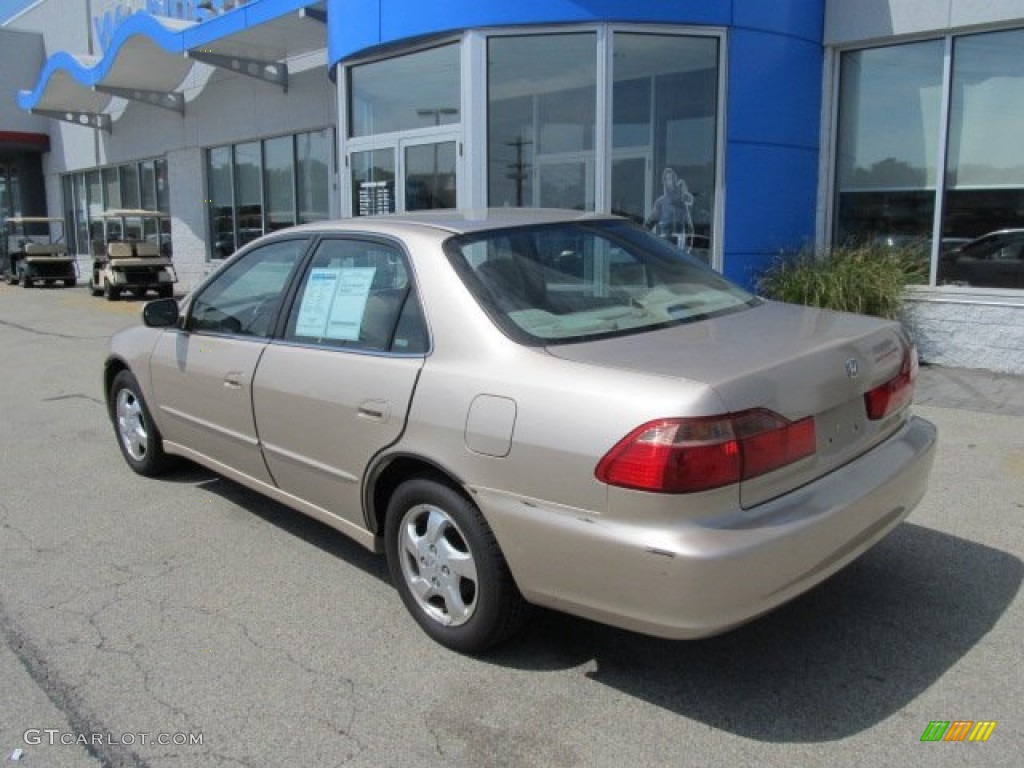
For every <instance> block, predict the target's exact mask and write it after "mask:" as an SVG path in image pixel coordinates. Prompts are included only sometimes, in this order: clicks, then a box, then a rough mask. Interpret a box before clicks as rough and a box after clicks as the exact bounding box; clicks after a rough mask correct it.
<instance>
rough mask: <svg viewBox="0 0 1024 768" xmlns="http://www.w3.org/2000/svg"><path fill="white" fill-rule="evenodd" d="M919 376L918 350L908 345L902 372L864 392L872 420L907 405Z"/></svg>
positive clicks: (866, 405)
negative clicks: (915, 380)
mask: <svg viewBox="0 0 1024 768" xmlns="http://www.w3.org/2000/svg"><path fill="white" fill-rule="evenodd" d="M916 378H917V350H916V349H915V348H914V347H907V350H906V352H904V354H903V364H902V365H901V366H900V372H899V373H898V374H896V375H895V376H893V377H892V378H891V379H889V380H888V381H887V382H885V383H884V384H880V385H878V386H877V387H875V388H874V389H872V390H871V391H870V392H866V393H865V394H864V405H865V407H866V408H867V412H868V418H869V419H871V420H872V421H878V420H879V419H884V418H885V417H886V416H888V415H889V414H891V413H895V412H896V411H898V410H900V409H902V408H904V407H906V406H907V405H909V404H910V401H911V400H912V399H913V397H914V379H916Z"/></svg>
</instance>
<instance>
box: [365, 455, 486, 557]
mask: <svg viewBox="0 0 1024 768" xmlns="http://www.w3.org/2000/svg"><path fill="white" fill-rule="evenodd" d="M414 477H426V478H429V479H431V480H434V481H435V482H438V483H441V484H442V485H446V486H448V487H450V488H451V489H453V490H454V491H456V492H457V493H460V494H462V495H463V496H465V497H466V498H467V499H469V500H470V501H472V497H471V496H470V495H469V494H468V493H467V492H466V487H465V484H464V483H463V482H462V481H461V480H460V479H459V477H458V476H457V475H456V474H455V473H454V472H452V471H450V470H448V469H446V468H445V467H442V466H441V465H440V464H438V463H437V462H435V461H432V460H431V459H427V458H425V457H423V456H419V455H416V454H409V453H395V454H390V455H388V456H382V457H380V458H378V459H377V461H376V462H375V463H374V465H373V466H372V467H371V469H370V471H369V472H368V473H367V482H366V484H365V486H364V488H363V508H364V509H365V517H366V526H367V528H368V529H369V530H370V531H371V532H372V533H373V534H374V536H376V537H377V538H378V540H379V539H380V538H381V537H382V536H383V534H384V518H385V516H386V515H387V509H388V502H389V501H390V500H391V496H392V494H393V493H394V492H395V489H396V488H398V486H400V485H401V484H402V483H403V482H405V481H406V480H409V479H411V478H414Z"/></svg>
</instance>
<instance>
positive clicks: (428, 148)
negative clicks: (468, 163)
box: [405, 141, 456, 211]
mask: <svg viewBox="0 0 1024 768" xmlns="http://www.w3.org/2000/svg"><path fill="white" fill-rule="evenodd" d="M455 162H456V157H455V142H454V141H441V142H434V143H432V144H414V145H411V146H408V147H406V149H405V210H407V211H419V210H423V209H426V208H454V207H455Z"/></svg>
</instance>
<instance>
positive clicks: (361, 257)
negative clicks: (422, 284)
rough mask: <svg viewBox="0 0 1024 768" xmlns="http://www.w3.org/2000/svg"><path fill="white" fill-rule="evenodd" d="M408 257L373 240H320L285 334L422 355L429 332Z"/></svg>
mask: <svg viewBox="0 0 1024 768" xmlns="http://www.w3.org/2000/svg"><path fill="white" fill-rule="evenodd" d="M413 293H414V292H413V290H412V285H411V282H410V279H409V271H408V269H407V268H406V263H405V257H404V255H403V254H402V252H401V251H399V250H398V249H397V248H395V247H394V246H391V245H388V244H385V243H379V242H374V241H368V240H349V239H333V238H332V239H329V240H324V241H322V242H321V243H320V245H319V247H318V248H317V252H316V255H315V256H314V257H313V262H312V264H311V266H310V268H309V271H308V272H307V274H306V276H305V278H304V279H303V286H302V289H301V291H300V293H299V296H298V299H297V300H296V302H295V304H294V305H293V307H292V312H291V316H290V317H289V319H288V325H287V330H286V331H285V338H287V339H291V340H293V341H299V342H307V343H312V344H327V345H331V346H341V347H348V348H355V349H369V350H376V351H393V352H399V353H407V354H411V353H416V354H421V353H422V352H423V350H424V348H425V336H426V335H425V331H424V327H423V322H422V316H421V314H420V312H419V305H418V303H415V302H416V300H415V298H414V297H413V298H412V301H413V302H414V303H415V306H411V307H410V308H409V309H407V305H409V304H410V297H412V296H413Z"/></svg>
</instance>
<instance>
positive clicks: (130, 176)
mask: <svg viewBox="0 0 1024 768" xmlns="http://www.w3.org/2000/svg"><path fill="white" fill-rule="evenodd" d="M119 170H120V172H121V205H122V206H124V207H125V208H139V207H140V202H139V167H138V166H137V165H134V164H132V165H122V166H121V167H120V169H119Z"/></svg>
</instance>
